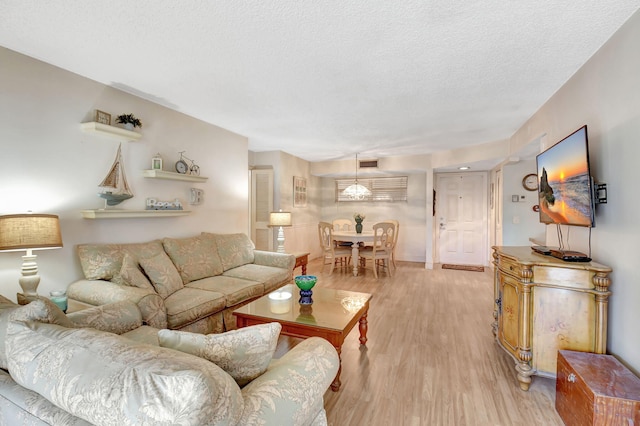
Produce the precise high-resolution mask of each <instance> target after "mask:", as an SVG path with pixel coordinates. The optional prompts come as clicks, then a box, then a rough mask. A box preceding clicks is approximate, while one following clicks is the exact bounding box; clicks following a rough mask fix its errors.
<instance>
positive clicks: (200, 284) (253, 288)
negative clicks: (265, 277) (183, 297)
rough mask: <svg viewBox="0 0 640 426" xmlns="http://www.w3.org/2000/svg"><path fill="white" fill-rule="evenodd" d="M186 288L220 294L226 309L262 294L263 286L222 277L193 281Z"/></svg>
mask: <svg viewBox="0 0 640 426" xmlns="http://www.w3.org/2000/svg"><path fill="white" fill-rule="evenodd" d="M186 287H189V288H199V289H202V290H209V291H216V292H218V293H222V294H224V295H225V298H226V304H225V306H226V307H230V306H235V305H237V304H238V303H242V302H244V301H245V300H250V299H254V298H256V297H258V296H262V295H263V294H264V284H262V283H260V282H256V281H250V280H245V279H241V278H235V277H227V276H222V275H219V276H217V277H209V278H204V279H201V280H198V281H193V282H191V283H189V284H187V285H186Z"/></svg>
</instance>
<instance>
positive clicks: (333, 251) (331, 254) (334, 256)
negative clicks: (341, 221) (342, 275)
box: [318, 222, 351, 275]
mask: <svg viewBox="0 0 640 426" xmlns="http://www.w3.org/2000/svg"><path fill="white" fill-rule="evenodd" d="M318 237H319V238H320V245H321V246H322V259H323V260H322V267H323V269H324V265H327V264H330V265H331V270H330V271H329V275H331V274H332V273H333V270H334V269H335V268H336V262H337V261H340V263H343V264H344V265H345V266H346V265H349V260H350V259H351V248H347V247H340V246H336V244H335V242H334V240H333V224H331V223H329V222H320V223H318Z"/></svg>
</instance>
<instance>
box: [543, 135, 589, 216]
mask: <svg viewBox="0 0 640 426" xmlns="http://www.w3.org/2000/svg"><path fill="white" fill-rule="evenodd" d="M587 149H588V148H587V129H586V127H582V128H581V129H579V130H578V131H576V132H575V133H573V134H571V135H570V136H568V137H567V138H565V139H563V140H562V141H560V142H558V143H557V144H556V145H554V146H552V147H551V148H549V149H548V150H546V151H545V152H543V153H542V154H540V155H538V157H537V163H538V179H539V183H540V185H539V194H538V195H539V198H540V200H539V201H540V203H539V205H540V221H541V222H544V223H561V224H567V225H578V226H592V204H591V182H590V179H591V178H590V176H589V159H588V151H587Z"/></svg>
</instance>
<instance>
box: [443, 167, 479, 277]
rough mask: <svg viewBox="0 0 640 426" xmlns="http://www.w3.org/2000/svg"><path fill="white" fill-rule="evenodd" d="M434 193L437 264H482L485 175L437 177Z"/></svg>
mask: <svg viewBox="0 0 640 426" xmlns="http://www.w3.org/2000/svg"><path fill="white" fill-rule="evenodd" d="M436 194H437V198H436V218H437V234H438V235H437V242H438V254H439V262H440V263H451V264H457V265H485V264H486V261H485V259H487V257H486V250H487V235H488V227H487V225H488V220H487V219H488V218H487V175H486V173H443V174H438V175H437V177H436Z"/></svg>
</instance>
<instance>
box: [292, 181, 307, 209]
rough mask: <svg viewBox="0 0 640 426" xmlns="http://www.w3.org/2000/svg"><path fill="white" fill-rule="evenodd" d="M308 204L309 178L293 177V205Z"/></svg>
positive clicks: (302, 205) (304, 205) (303, 205)
mask: <svg viewBox="0 0 640 426" xmlns="http://www.w3.org/2000/svg"><path fill="white" fill-rule="evenodd" d="M306 206H307V180H306V179H305V178H303V177H298V176H294V177H293V207H306Z"/></svg>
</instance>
